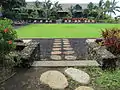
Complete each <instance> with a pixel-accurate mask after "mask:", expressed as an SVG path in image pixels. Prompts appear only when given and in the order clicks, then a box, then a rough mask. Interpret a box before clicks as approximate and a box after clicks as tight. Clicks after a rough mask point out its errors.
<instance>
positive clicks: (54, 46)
mask: <svg viewBox="0 0 120 90" xmlns="http://www.w3.org/2000/svg"><path fill="white" fill-rule="evenodd" d="M57 47H59V48H60V47H62V46H61V45H53V48H57Z"/></svg>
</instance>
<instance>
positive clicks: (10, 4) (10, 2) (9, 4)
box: [0, 0, 26, 19]
mask: <svg viewBox="0 0 120 90" xmlns="http://www.w3.org/2000/svg"><path fill="white" fill-rule="evenodd" d="M0 5H2V8H3V9H2V13H3V16H4V17H6V18H10V19H14V14H15V12H14V11H13V10H12V9H13V8H20V7H25V6H26V2H25V0H3V1H1V2H0ZM12 16H13V17H12Z"/></svg>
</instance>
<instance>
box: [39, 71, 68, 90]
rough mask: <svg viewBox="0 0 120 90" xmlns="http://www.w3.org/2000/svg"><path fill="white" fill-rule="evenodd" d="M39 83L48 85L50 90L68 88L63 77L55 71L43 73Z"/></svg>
mask: <svg viewBox="0 0 120 90" xmlns="http://www.w3.org/2000/svg"><path fill="white" fill-rule="evenodd" d="M40 81H41V82H42V83H43V84H47V85H49V87H51V88H52V89H60V90H61V89H64V88H66V87H67V86H68V81H67V78H66V77H65V75H64V74H62V73H61V72H59V71H55V70H54V71H53V70H50V71H47V72H44V73H43V74H42V75H41V77H40Z"/></svg>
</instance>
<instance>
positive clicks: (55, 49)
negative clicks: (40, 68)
mask: <svg viewBox="0 0 120 90" xmlns="http://www.w3.org/2000/svg"><path fill="white" fill-rule="evenodd" d="M52 50H53V51H57V50H58V51H59V50H61V48H53V49H52Z"/></svg>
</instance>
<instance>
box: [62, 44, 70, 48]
mask: <svg viewBox="0 0 120 90" xmlns="http://www.w3.org/2000/svg"><path fill="white" fill-rule="evenodd" d="M63 47H67V48H69V47H71V45H63Z"/></svg>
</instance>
